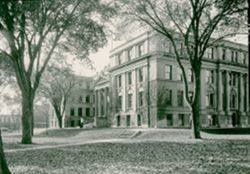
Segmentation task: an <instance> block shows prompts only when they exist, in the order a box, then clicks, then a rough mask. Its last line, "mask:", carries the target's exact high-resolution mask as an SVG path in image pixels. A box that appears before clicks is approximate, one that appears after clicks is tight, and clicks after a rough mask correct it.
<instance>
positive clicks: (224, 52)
mask: <svg viewBox="0 0 250 174" xmlns="http://www.w3.org/2000/svg"><path fill="white" fill-rule="evenodd" d="M222 60H226V49H225V48H224V49H222Z"/></svg>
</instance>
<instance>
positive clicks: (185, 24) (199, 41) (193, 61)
mask: <svg viewBox="0 0 250 174" xmlns="http://www.w3.org/2000/svg"><path fill="white" fill-rule="evenodd" d="M119 2H120V3H121V4H120V5H121V9H120V10H121V11H122V15H123V16H126V18H127V19H132V20H135V21H139V22H141V23H142V24H144V25H146V26H148V27H149V28H151V29H153V30H154V31H156V32H157V33H160V34H161V35H162V36H164V37H165V38H166V39H167V40H169V42H170V43H171V45H172V47H173V50H174V55H175V59H176V61H177V63H178V65H179V67H180V69H181V71H182V75H183V82H184V83H185V99H186V101H187V103H188V104H189V106H190V109H191V112H192V128H193V136H194V138H201V135H200V98H201V93H200V91H201V90H200V89H201V86H200V81H201V77H200V76H201V66H202V58H203V55H204V54H205V51H206V50H207V48H208V47H210V46H212V45H213V44H214V43H215V42H218V41H220V40H221V39H223V38H225V37H227V36H232V35H234V34H235V30H232V31H230V30H227V31H226V30H223V29H225V28H226V27H227V28H230V26H229V25H228V24H230V25H233V26H235V27H234V28H237V27H239V26H241V24H242V23H243V22H242V21H241V19H246V18H244V16H246V13H245V12H246V10H247V2H246V1H245V0H185V1H172V0H141V1H132V0H120V1H119ZM216 30H221V33H222V34H221V35H220V36H218V37H217V39H212V38H211V37H212V34H214V33H215V31H216ZM180 42H182V44H183V45H184V48H185V51H184V52H182V53H181V52H180V49H179V47H180ZM182 58H188V60H189V63H190V65H191V69H192V72H193V75H194V90H193V91H194V97H193V99H192V100H191V99H190V98H189V96H188V91H189V89H188V88H189V86H188V81H187V75H186V72H185V69H184V66H183V62H182Z"/></svg>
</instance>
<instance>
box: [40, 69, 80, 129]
mask: <svg viewBox="0 0 250 174" xmlns="http://www.w3.org/2000/svg"><path fill="white" fill-rule="evenodd" d="M79 83H80V82H79V81H78V80H77V77H76V76H75V75H74V74H73V72H71V70H70V69H69V68H57V67H48V68H47V71H46V72H45V74H44V79H42V81H41V86H40V89H39V91H40V92H41V93H42V94H43V95H44V97H46V98H47V99H49V101H50V103H51V105H52V107H53V108H54V111H55V114H56V117H57V120H58V126H59V127H60V128H62V126H63V125H62V119H63V116H64V113H65V108H66V105H67V101H68V98H69V96H70V94H71V92H72V90H73V89H74V87H75V86H76V85H78V84H79Z"/></svg>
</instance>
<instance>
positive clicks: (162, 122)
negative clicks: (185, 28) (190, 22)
mask: <svg viewBox="0 0 250 174" xmlns="http://www.w3.org/2000/svg"><path fill="white" fill-rule="evenodd" d="M178 49H179V51H180V54H182V55H184V49H183V44H182V42H181V41H178ZM247 57H248V52H247V47H246V46H245V45H242V44H237V43H233V42H230V41H221V42H218V43H217V44H216V45H215V46H213V47H211V48H208V49H207V51H206V53H205V55H204V58H203V60H202V71H201V94H202V95H201V108H200V112H201V125H202V127H246V126H249V125H250V118H249V107H248V106H249V90H248V59H247ZM110 59H111V67H110V69H109V81H108V80H106V82H105V85H106V86H105V85H104V86H105V87H104V86H103V88H102V91H103V93H104V94H105V96H109V99H107V97H103V96H102V92H100V93H98V92H99V91H98V90H95V91H96V92H97V93H95V101H96V102H95V105H96V107H97V108H101V111H98V112H96V114H95V119H96V122H98V120H101V119H102V117H103V116H104V115H105V117H107V119H106V120H107V121H108V122H109V124H110V125H111V126H112V127H190V109H189V107H188V105H187V103H186V101H185V97H184V95H185V91H184V83H183V79H182V73H181V70H180V68H179V67H178V64H177V62H176V60H175V57H174V52H173V48H172V46H171V44H170V42H169V41H168V40H166V39H165V38H163V37H162V36H160V35H159V34H157V33H154V32H146V33H143V34H142V35H140V36H138V37H136V38H133V39H132V40H129V41H128V42H126V43H124V44H122V45H120V46H118V47H116V48H114V49H113V50H112V51H111V55H110ZM181 61H182V63H183V65H184V67H185V71H186V75H187V78H188V83H189V90H190V91H189V92H188V95H189V96H190V97H192V95H193V93H194V92H193V87H194V85H193V75H192V70H191V66H190V64H189V61H188V59H187V58H186V57H185V56H183V57H182V59H181ZM99 87H100V88H101V85H99V86H98V84H97V86H96V87H95V89H97V88H98V89H99ZM103 89H104V90H103ZM107 91H108V92H107ZM105 99H106V100H105ZM105 102H106V104H104V105H103V107H104V108H103V109H102V106H101V103H105ZM102 110H104V111H107V114H101V113H102ZM107 125H108V124H107Z"/></svg>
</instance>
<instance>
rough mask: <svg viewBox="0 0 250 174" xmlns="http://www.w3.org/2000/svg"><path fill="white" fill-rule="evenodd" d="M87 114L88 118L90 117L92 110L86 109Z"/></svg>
mask: <svg viewBox="0 0 250 174" xmlns="http://www.w3.org/2000/svg"><path fill="white" fill-rule="evenodd" d="M85 112H86V117H89V116H90V108H86V109H85Z"/></svg>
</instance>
